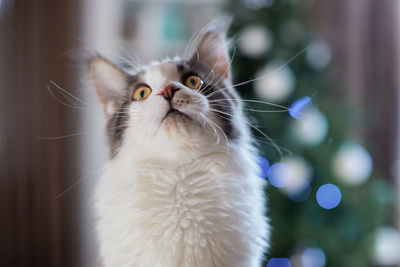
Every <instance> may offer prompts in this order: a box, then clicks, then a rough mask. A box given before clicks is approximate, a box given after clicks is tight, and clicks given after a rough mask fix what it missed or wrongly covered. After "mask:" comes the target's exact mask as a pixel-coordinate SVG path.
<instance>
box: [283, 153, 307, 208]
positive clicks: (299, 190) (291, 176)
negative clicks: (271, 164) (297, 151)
mask: <svg viewBox="0 0 400 267" xmlns="http://www.w3.org/2000/svg"><path fill="white" fill-rule="evenodd" d="M281 163H283V164H285V165H286V166H287V167H288V168H289V170H290V172H288V173H287V174H286V175H288V177H287V178H286V179H288V180H289V181H288V183H287V184H286V185H285V186H284V187H283V188H282V190H283V191H285V192H286V193H287V195H288V196H289V197H290V198H292V199H293V200H295V201H302V199H303V198H304V197H307V187H309V184H310V183H309V180H310V178H311V174H312V170H311V166H310V164H309V163H308V162H307V161H306V160H305V159H304V158H303V157H301V156H298V155H296V156H285V157H283V158H282V161H281ZM303 193H304V194H303Z"/></svg>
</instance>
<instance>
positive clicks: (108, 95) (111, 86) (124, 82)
mask: <svg viewBox="0 0 400 267" xmlns="http://www.w3.org/2000/svg"><path fill="white" fill-rule="evenodd" d="M90 77H91V79H92V82H93V84H94V87H95V89H96V94H97V97H98V99H99V101H100V104H101V105H102V106H103V109H104V112H105V114H106V116H107V117H109V116H111V115H112V114H113V113H114V112H115V111H116V109H117V108H118V107H119V106H120V105H121V103H122V102H123V101H124V99H125V98H126V88H127V87H128V80H129V77H128V74H126V73H125V72H124V71H123V70H122V69H120V68H119V67H117V66H116V65H114V64H113V63H111V62H110V61H108V60H106V59H105V58H103V57H96V58H94V59H93V60H91V62H90Z"/></svg>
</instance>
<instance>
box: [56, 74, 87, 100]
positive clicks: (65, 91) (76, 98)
mask: <svg viewBox="0 0 400 267" xmlns="http://www.w3.org/2000/svg"><path fill="white" fill-rule="evenodd" d="M50 82H51V83H52V84H53V85H54V86H55V87H57V88H58V89H60V90H61V91H62V92H64V93H66V94H67V95H69V96H70V97H72V98H73V99H75V100H77V101H79V102H81V103H82V104H85V105H88V106H90V104H89V103H87V102H85V101H83V100H81V99H80V98H78V97H76V96H74V95H73V94H71V93H70V92H68V91H67V90H65V89H64V88H62V87H61V86H59V85H58V84H56V83H55V82H54V81H52V80H50Z"/></svg>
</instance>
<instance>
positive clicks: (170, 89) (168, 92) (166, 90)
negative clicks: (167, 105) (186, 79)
mask: <svg viewBox="0 0 400 267" xmlns="http://www.w3.org/2000/svg"><path fill="white" fill-rule="evenodd" d="M177 91H179V88H178V87H177V86H176V85H174V84H168V85H166V86H164V87H163V88H161V90H159V91H158V92H157V95H162V96H164V98H165V99H168V100H170V99H171V98H172V97H173V96H174V94H175V92H177Z"/></svg>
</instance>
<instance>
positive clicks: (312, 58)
mask: <svg viewBox="0 0 400 267" xmlns="http://www.w3.org/2000/svg"><path fill="white" fill-rule="evenodd" d="M306 55H307V61H308V63H309V64H310V65H311V66H312V67H313V68H315V69H323V68H325V67H326V66H328V64H329V63H330V62H331V57H332V55H331V49H330V47H329V45H328V44H327V43H326V42H324V41H322V40H317V41H314V42H313V43H312V44H311V45H310V47H309V49H308V50H307V53H306Z"/></svg>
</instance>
